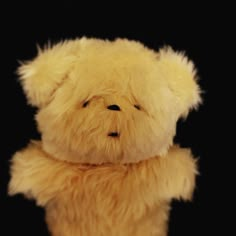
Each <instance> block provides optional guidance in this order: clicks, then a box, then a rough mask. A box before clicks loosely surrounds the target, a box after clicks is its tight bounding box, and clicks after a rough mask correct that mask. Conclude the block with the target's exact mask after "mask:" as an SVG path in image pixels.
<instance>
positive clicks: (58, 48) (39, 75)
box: [18, 42, 75, 108]
mask: <svg viewBox="0 0 236 236" xmlns="http://www.w3.org/2000/svg"><path fill="white" fill-rule="evenodd" d="M74 59H75V57H74V56H73V55H72V53H71V47H70V46H69V45H68V44H67V43H65V42H64V43H59V44H57V45H55V46H53V47H48V48H46V49H44V50H43V51H42V50H40V49H39V50H38V55H37V57H36V58H35V59H34V60H32V61H29V62H26V63H23V64H22V65H21V66H20V67H19V69H18V74H19V76H20V81H21V82H22V85H23V89H24V92H25V94H26V96H27V99H28V102H29V103H30V104H31V105H33V106H36V107H39V108H41V107H43V106H44V105H46V104H47V103H48V102H49V101H50V99H51V98H52V96H53V94H54V92H55V91H56V89H57V88H58V87H59V86H60V85H61V84H62V82H63V81H64V80H65V79H66V77H67V74H68V72H69V70H70V68H71V67H72V65H73V61H74Z"/></svg>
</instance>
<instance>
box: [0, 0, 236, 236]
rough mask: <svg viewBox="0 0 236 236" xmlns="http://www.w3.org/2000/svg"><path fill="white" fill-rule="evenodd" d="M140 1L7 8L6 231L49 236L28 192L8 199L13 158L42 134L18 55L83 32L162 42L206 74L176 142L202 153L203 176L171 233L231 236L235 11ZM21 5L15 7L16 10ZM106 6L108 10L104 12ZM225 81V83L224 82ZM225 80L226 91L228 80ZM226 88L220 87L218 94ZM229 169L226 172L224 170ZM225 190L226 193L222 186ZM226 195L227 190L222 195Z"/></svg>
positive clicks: (0, 172)
mask: <svg viewBox="0 0 236 236" xmlns="http://www.w3.org/2000/svg"><path fill="white" fill-rule="evenodd" d="M147 6H148V5H146V6H141V10H140V9H139V10H138V9H137V8H136V6H133V7H131V8H127V6H126V5H125V4H124V5H122V4H121V3H119V4H118V3H115V2H114V3H111V4H110V6H109V10H108V9H107V7H108V6H104V7H101V6H95V5H94V4H93V3H92V2H91V3H90V6H87V7H84V6H82V5H80V6H71V5H69V4H66V3H64V4H62V5H60V10H59V6H53V7H51V8H49V6H48V5H45V6H39V5H37V4H35V6H31V8H29V6H27V7H26V8H23V7H21V8H18V6H16V5H14V6H7V7H3V8H2V9H1V10H2V11H3V13H5V14H6V15H4V14H2V16H1V18H2V19H1V41H2V42H1V44H0V45H1V51H0V52H1V56H0V57H1V71H2V74H1V80H2V82H1V89H0V91H1V104H2V106H1V122H0V124H1V138H2V139H1V150H0V151H1V153H0V235H4V236H5V235H7V236H12V235H16V233H17V234H18V235H25V236H27V235H41V236H44V235H45V236H46V235H48V232H47V228H46V224H45V222H44V210H43V209H41V208H38V207H36V206H35V203H34V202H32V201H28V200H25V199H24V198H23V197H22V196H20V195H18V196H15V197H8V196H7V194H6V193H7V184H8V181H9V160H10V158H11V156H12V154H13V153H14V152H15V151H17V150H18V149H20V148H22V147H24V146H26V144H27V143H28V141H29V140H30V139H36V138H40V134H38V133H37V131H36V125H35V122H34V118H33V116H34V113H35V111H36V110H35V109H34V108H32V107H29V106H27V102H26V99H25V97H24V95H23V92H22V90H21V87H20V85H19V83H18V82H17V76H16V74H15V71H16V68H17V66H18V60H29V59H32V58H33V57H34V56H35V55H36V44H39V45H41V46H43V45H44V44H45V43H47V42H48V41H49V40H50V41H51V42H58V41H59V40H61V39H67V38H75V37H81V36H88V37H99V38H107V39H114V38H116V37H125V38H129V39H135V40H139V41H141V42H143V43H144V44H146V45H147V46H149V47H151V48H153V49H156V50H158V49H159V48H160V47H161V46H163V45H171V46H172V47H173V48H174V49H177V50H184V51H186V54H187V55H188V56H189V58H191V59H192V60H193V61H194V63H195V65H196V67H197V69H198V74H199V77H200V86H201V87H202V90H203V91H204V93H203V100H204V103H203V105H202V106H201V107H200V108H199V110H198V111H197V112H192V113H191V114H190V116H189V117H188V119H187V120H186V121H185V122H183V121H180V122H179V123H178V129H177V136H176V137H175V140H176V142H178V143H180V144H181V145H182V146H184V147H191V148H192V150H193V153H194V155H195V156H196V157H200V161H199V165H200V173H201V175H200V176H199V177H198V179H197V188H196V191H195V196H194V201H193V202H192V203H184V202H175V201H174V202H173V204H172V211H171V217H170V226H169V235H170V236H171V235H175V236H178V235H181V236H185V235H186V236H187V235H188V236H189V235H192V236H193V235H213V234H214V233H215V232H217V233H219V234H221V232H224V233H223V234H222V235H227V233H226V231H227V229H228V227H227V226H223V222H224V221H225V214H223V210H224V208H227V207H226V202H225V200H223V196H222V195H226V196H227V195H228V194H227V183H228V181H224V180H223V177H224V176H225V175H226V172H228V171H226V170H227V169H228V166H227V165H229V163H227V165H226V164H225V162H222V155H223V153H221V149H222V146H223V141H224V140H225V137H224V136H223V135H221V134H220V133H221V131H222V130H223V129H224V128H225V127H226V126H225V125H222V122H223V120H222V119H221V118H222V116H221V114H228V113H227V109H228V108H227V106H226V104H228V105H229V103H225V102H224V101H223V98H222V97H224V98H225V97H226V96H228V95H229V94H230V93H229V87H230V85H229V80H228V77H227V75H226V71H227V70H228V69H227V68H226V69H224V68H225V67H224V66H225V65H224V63H225V64H226V63H228V62H227V60H229V57H226V52H227V47H228V46H229V39H230V38H231V35H230V34H229V33H228V32H230V31H228V29H229V30H232V28H231V23H232V21H233V20H232V19H231V14H230V11H229V8H228V9H226V7H225V6H221V5H219V6H216V5H214V7H213V6H211V7H208V8H207V7H206V6H205V5H202V6H199V5H194V4H193V3H192V5H191V6H187V7H189V8H188V9H186V5H185V6H183V7H181V6H178V7H179V8H180V9H177V8H176V7H177V6H173V5H171V4H170V3H169V5H168V6H165V7H164V6H158V5H157V6H149V7H148V9H147V8H146V7H147ZM13 8H14V9H15V10H14V11H16V12H14V11H13V10H12V9H13ZM102 10H103V11H102ZM222 81H223V82H222ZM224 82H225V83H227V90H225V87H224V84H225V83H224ZM219 91H220V92H219ZM219 137H220V138H221V139H223V140H222V141H221V142H218V141H219ZM226 168H227V169H226ZM222 189H223V191H222ZM222 192H224V193H225V194H222Z"/></svg>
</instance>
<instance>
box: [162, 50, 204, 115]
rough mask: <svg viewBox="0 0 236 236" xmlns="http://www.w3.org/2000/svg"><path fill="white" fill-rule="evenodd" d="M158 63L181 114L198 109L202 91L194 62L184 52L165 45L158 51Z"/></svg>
mask: <svg viewBox="0 0 236 236" xmlns="http://www.w3.org/2000/svg"><path fill="white" fill-rule="evenodd" d="M158 65H159V70H160V73H161V76H162V77H163V79H164V80H165V81H166V82H167V84H168V88H169V90H170V91H171V92H172V93H173V95H174V99H175V100H176V104H178V108H177V109H178V113H179V116H181V117H186V116H187V115H188V112H189V110H191V109H194V108H195V109H196V108H197V107H198V105H199V104H200V103H201V96H200V94H201V91H200V88H199V86H198V84H197V76H196V70H195V68H194V65H193V63H192V62H191V61H189V60H188V59H187V57H186V56H185V55H184V54H183V53H180V52H174V51H173V50H172V49H171V48H170V47H165V48H163V49H161V50H160V51H159V53H158Z"/></svg>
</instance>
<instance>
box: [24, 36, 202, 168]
mask: <svg viewBox="0 0 236 236" xmlns="http://www.w3.org/2000/svg"><path fill="white" fill-rule="evenodd" d="M20 73H21V78H22V80H23V85H24V88H25V91H26V93H27V95H28V98H29V101H30V102H31V103H32V104H33V105H36V106H38V107H39V112H38V114H37V117H36V119H37V122H38V126H39V130H40V132H41V133H42V141H43V147H44V149H45V151H47V152H49V153H50V154H52V155H53V156H54V157H57V158H59V159H63V160H66V161H71V162H81V163H90V164H100V163H107V162H109V163H130V162H138V161H140V160H144V159H147V158H150V157H153V156H155V155H162V154H165V152H166V151H167V150H168V147H169V146H170V145H171V144H172V140H173V137H174V135H175V127H176V122H177V120H178V118H179V117H180V116H183V115H185V114H186V113H187V112H188V110H189V109H190V108H191V107H194V106H196V105H197V103H198V102H199V101H200V97H199V89H198V86H197V84H196V81H195V80H194V75H195V74H194V70H193V66H192V64H191V63H189V62H188V61H187V60H186V59H185V58H184V57H183V56H182V55H180V54H176V53H174V52H173V51H172V50H171V49H166V50H162V51H160V52H159V53H156V52H154V51H151V50H149V49H147V48H145V47H143V46H142V45H141V44H139V43H137V42H133V41H127V40H117V41H115V42H109V41H102V40H93V39H92V40H88V39H81V40H75V41H69V42H66V43H64V44H59V45H56V46H54V47H53V48H52V49H48V50H47V51H45V52H41V53H40V54H39V56H38V58H36V59H35V60H34V61H33V62H31V63H30V64H27V65H24V66H22V67H21V69H20ZM40 90H41V91H40Z"/></svg>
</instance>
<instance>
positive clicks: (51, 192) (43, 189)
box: [9, 142, 66, 206]
mask: <svg viewBox="0 0 236 236" xmlns="http://www.w3.org/2000/svg"><path fill="white" fill-rule="evenodd" d="M64 168H65V166H64V165H63V163H62V162H58V161H56V160H54V159H52V158H50V157H48V156H47V154H45V153H44V152H43V151H42V149H41V146H40V143H39V142H32V143H30V144H29V146H28V147H27V148H25V149H23V150H22V151H19V152H17V153H16V154H15V155H14V156H13V158H12V164H11V180H10V183H9V194H10V195H14V194H18V193H21V194H24V195H25V196H26V197H28V198H34V199H35V200H36V202H37V204H38V205H41V206H44V205H45V204H46V203H47V202H48V201H50V200H51V199H52V198H53V197H55V196H56V194H57V193H58V192H59V191H61V190H62V189H63V188H64V184H63V183H65V182H66V175H62V173H63V172H64Z"/></svg>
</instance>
